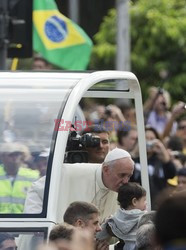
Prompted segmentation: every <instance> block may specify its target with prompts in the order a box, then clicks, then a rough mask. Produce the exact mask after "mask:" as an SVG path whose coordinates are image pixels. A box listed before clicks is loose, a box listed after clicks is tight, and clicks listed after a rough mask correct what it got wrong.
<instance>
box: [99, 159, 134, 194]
mask: <svg viewBox="0 0 186 250" xmlns="http://www.w3.org/2000/svg"><path fill="white" fill-rule="evenodd" d="M133 171H134V162H133V160H132V159H131V158H122V159H119V160H116V161H114V163H113V166H112V165H111V166H103V183H104V184H105V186H106V187H107V188H109V189H110V190H112V191H115V192H118V189H119V187H120V186H122V185H123V184H125V183H128V181H129V180H130V177H131V176H132V174H133Z"/></svg>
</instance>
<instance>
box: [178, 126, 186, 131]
mask: <svg viewBox="0 0 186 250" xmlns="http://www.w3.org/2000/svg"><path fill="white" fill-rule="evenodd" d="M178 129H180V130H183V129H186V125H185V126H179V127H178Z"/></svg>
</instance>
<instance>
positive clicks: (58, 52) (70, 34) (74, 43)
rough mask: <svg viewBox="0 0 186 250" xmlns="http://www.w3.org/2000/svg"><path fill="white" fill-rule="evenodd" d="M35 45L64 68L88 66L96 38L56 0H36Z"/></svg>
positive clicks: (77, 68) (49, 58)
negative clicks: (90, 35) (72, 18)
mask: <svg viewBox="0 0 186 250" xmlns="http://www.w3.org/2000/svg"><path fill="white" fill-rule="evenodd" d="M33 49H34V51H36V52H38V53H40V54H41V55H42V56H43V58H45V59H46V60H47V61H49V62H50V63H52V64H54V65H56V66H58V67H60V68H64V69H70V70H83V69H86V67H87V65H88V63H89V60H90V54H91V49H92V41H91V39H90V38H89V37H88V36H87V34H86V33H85V32H84V31H83V30H82V29H81V28H80V27H79V26H78V25H77V24H75V23H74V22H72V21H71V20H70V19H68V18H67V17H65V16H64V15H62V14H61V13H60V12H59V10H58V9H57V5H56V3H55V2H54V0H34V10H33Z"/></svg>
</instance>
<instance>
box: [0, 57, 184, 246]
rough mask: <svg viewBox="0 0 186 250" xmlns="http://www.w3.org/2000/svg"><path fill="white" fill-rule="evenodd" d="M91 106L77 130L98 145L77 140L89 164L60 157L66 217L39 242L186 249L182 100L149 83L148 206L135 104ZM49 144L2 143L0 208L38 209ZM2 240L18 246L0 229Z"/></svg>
mask: <svg viewBox="0 0 186 250" xmlns="http://www.w3.org/2000/svg"><path fill="white" fill-rule="evenodd" d="M34 63H35V64H34V69H35V70H37V69H42V67H43V66H42V64H41V63H40V61H39V58H36V60H35V62H34ZM43 63H45V62H44V61H43ZM44 67H45V66H44ZM47 67H48V68H49V69H50V65H47ZM92 106H93V107H92V108H88V109H86V106H85V108H84V114H85V116H86V119H87V120H88V121H91V124H92V125H91V126H89V127H88V129H87V128H86V129H84V130H83V131H81V132H80V135H84V134H86V133H87V132H88V133H90V134H91V135H93V136H97V137H98V138H99V140H100V141H99V145H97V146H96V147H89V146H83V147H82V149H83V150H84V151H86V152H88V165H85V164H79V163H74V164H68V162H67V163H66V164H64V167H63V173H64V175H63V179H62V181H63V189H64V190H65V189H67V190H68V194H66V196H65V197H64V202H63V206H62V207H61V215H63V218H62V221H64V223H60V224H59V225H56V226H55V227H54V228H53V229H52V231H51V232H50V235H49V243H50V244H48V245H47V246H46V245H43V246H41V247H40V248H39V249H51V250H52V249H56V250H80V249H81V250H85V249H86V250H93V249H96V250H108V249H116V250H120V249H123V250H169V249H180V250H182V249H186V238H185V235H186V221H185V214H186V207H185V206H184V204H186V192H184V191H186V105H185V103H183V102H178V103H177V104H175V105H174V106H173V107H172V109H171V100H170V95H169V93H168V92H167V91H166V90H164V89H161V88H156V87H151V88H150V89H149V97H148V99H147V100H146V102H145V104H144V117H145V137H146V149H144V150H147V163H148V173H149V183H150V196H151V202H152V210H154V211H151V212H150V211H148V212H147V207H146V190H145V189H144V188H143V187H142V186H141V168H142V166H141V162H140V157H139V147H138V131H137V124H136V117H135V109H134V107H133V105H132V104H131V103H123V104H120V105H116V104H110V105H108V106H105V105H103V104H96V103H95V104H94V105H92ZM49 151H50V149H49V148H45V149H43V150H42V151H40V152H37V155H31V154H30V152H29V149H28V148H27V147H26V145H23V144H21V143H17V142H4V143H2V144H1V147H0V213H6V214H18V213H32V214H38V213H41V211H42V206H43V196H44V188H45V179H46V173H47V164H48V157H49ZM80 178H81V182H80V181H77V180H80ZM77 190H78V192H77ZM80 190H81V192H80ZM160 194H162V196H161V199H160V198H159V197H160ZM162 197H163V198H162ZM118 203H119V206H118ZM171 229H172V230H171ZM113 237H114V238H116V239H117V240H116V241H117V243H114V242H113ZM5 245H7V246H8V247H9V248H8V249H12V250H13V249H17V246H16V243H15V237H14V235H11V234H8V233H0V250H1V249H2V250H3V249H7V248H6V247H5ZM18 245H19V244H18Z"/></svg>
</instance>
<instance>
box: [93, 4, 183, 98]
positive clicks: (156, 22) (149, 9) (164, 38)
mask: <svg viewBox="0 0 186 250" xmlns="http://www.w3.org/2000/svg"><path fill="white" fill-rule="evenodd" d="M130 18H131V30H130V33H131V67H132V72H134V73H135V74H136V75H137V77H138V79H139V81H140V83H141V85H142V90H143V92H145V90H146V89H147V88H148V87H149V86H152V85H155V86H162V87H164V88H166V89H167V90H168V91H169V92H170V93H171V96H172V97H173V99H174V100H184V101H185V102H186V96H185V93H186V0H153V1H149V0H138V1H134V2H131V4H130ZM94 38H95V47H94V50H93V54H92V58H91V64H90V67H91V68H92V69H114V68H115V54H116V10H115V9H111V10H110V11H109V12H108V15H107V16H106V17H105V18H104V20H103V23H102V24H101V26H100V29H99V32H98V33H97V34H96V35H95V37H94Z"/></svg>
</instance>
